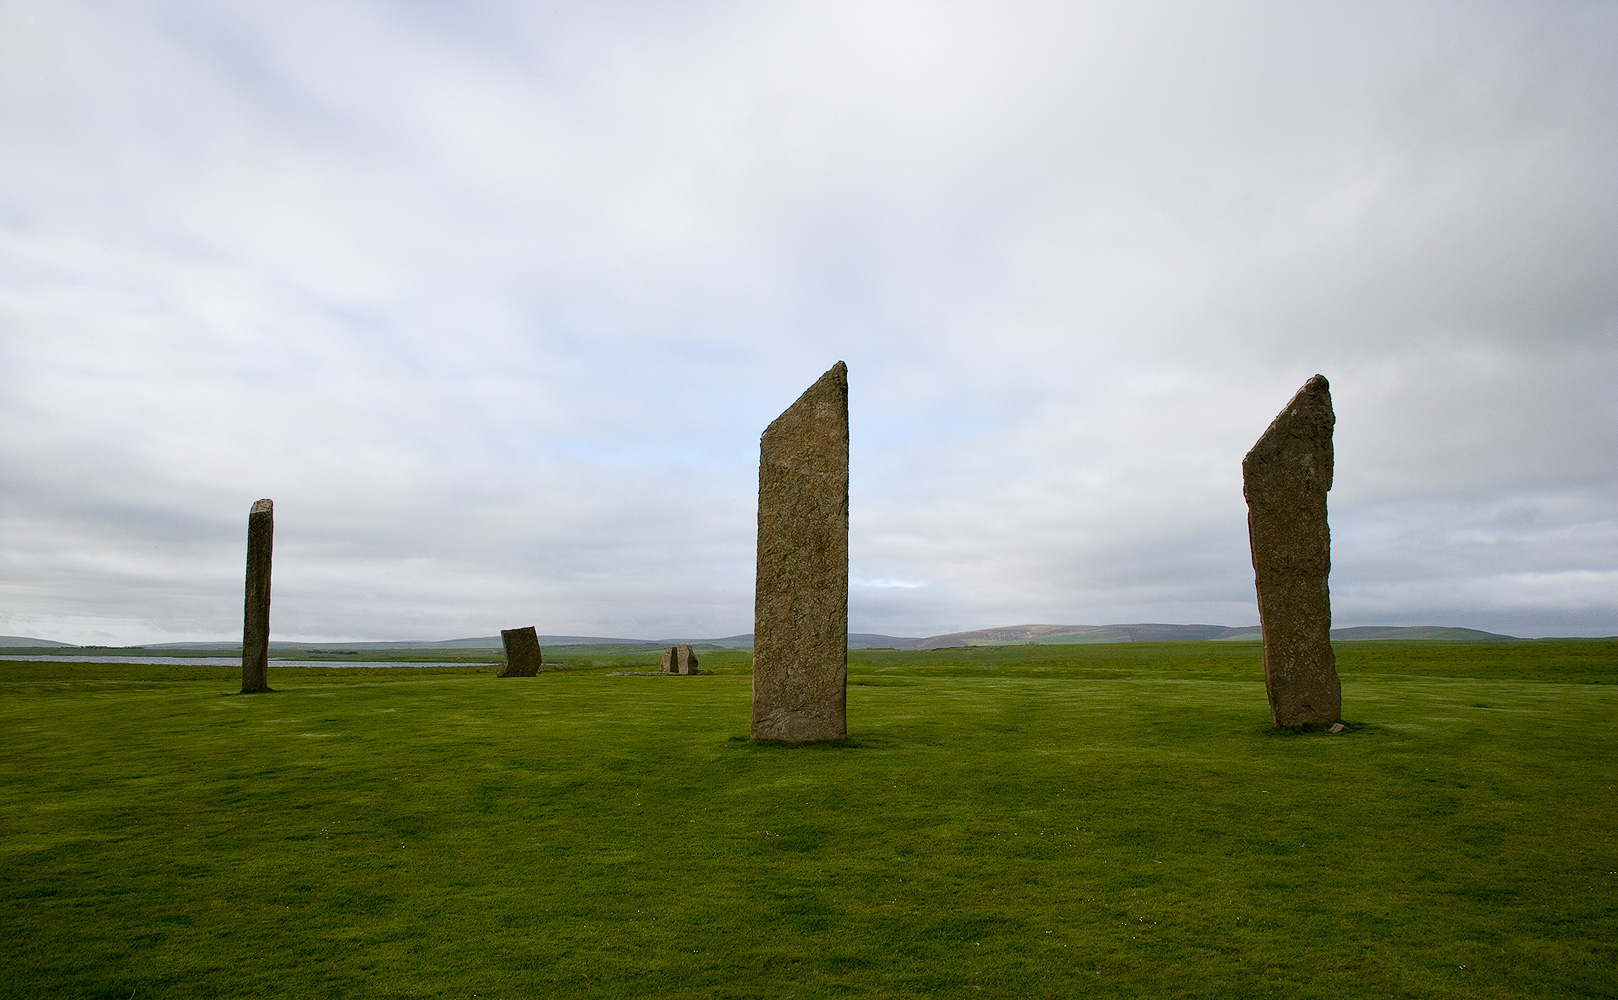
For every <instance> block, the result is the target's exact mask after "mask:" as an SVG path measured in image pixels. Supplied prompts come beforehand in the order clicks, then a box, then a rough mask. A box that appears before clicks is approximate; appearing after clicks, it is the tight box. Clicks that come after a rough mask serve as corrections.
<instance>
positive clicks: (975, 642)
mask: <svg viewBox="0 0 1618 1000" xmlns="http://www.w3.org/2000/svg"><path fill="white" fill-rule="evenodd" d="M1331 637H1332V638H1333V639H1336V640H1339V641H1356V640H1366V639H1402V640H1407V641H1411V640H1422V639H1432V640H1441V641H1445V642H1511V641H1515V640H1516V639H1517V637H1516V636H1511V635H1501V634H1499V633H1497V632H1483V631H1480V630H1478V629H1474V628H1448V627H1445V626H1441V625H1357V626H1353V627H1350V628H1334V629H1332V630H1331ZM1262 638H1263V635H1262V632H1261V631H1260V629H1259V627H1258V626H1257V625H1235V626H1233V625H1166V624H1161V623H1145V624H1135V625H1003V626H1000V627H998V628H980V629H973V630H972V631H969V632H950V633H948V634H946V635H934V636H927V637H917V636H902V635H882V634H880V633H875V632H850V633H849V634H848V648H849V649H952V648H957V647H961V646H1009V645H1026V644H1033V645H1041V646H1046V645H1056V644H1065V643H1092V642H1196V641H1203V642H1207V641H1215V642H1219V641H1224V642H1241V641H1247V642H1256V641H1258V640H1260V639H1262ZM539 642H540V645H541V646H545V647H551V646H557V647H562V646H672V645H675V644H677V643H688V644H690V645H693V646H707V647H712V648H720V649H752V648H753V633H751V632H744V633H741V634H740V635H731V636H725V637H724V638H721V639H614V638H606V637H602V636H584V635H542V636H540V637H539ZM24 646H32V647H34V648H36V649H45V648H56V649H85V648H95V649H106V648H109V647H99V646H98V647H83V646H74V645H73V644H72V643H67V642H55V641H53V640H50V639H31V638H28V637H26V636H15V635H3V636H0V647H11V648H17V647H24ZM111 648H115V649H117V650H118V651H120V652H127V653H136V652H138V651H140V650H219V651H226V652H232V653H234V652H236V651H238V650H240V649H241V643H239V642H164V643H154V644H151V645H146V646H123V647H111ZM270 649H271V650H273V651H274V652H277V653H296V652H300V651H302V652H332V651H336V650H362V651H370V650H385V649H444V650H449V649H480V650H481V649H487V650H495V651H498V650H499V649H500V637H499V636H497V635H490V636H478V637H475V638H468V639H443V640H438V641H424V640H412V639H403V640H398V641H394V642H284V641H276V642H272V643H270Z"/></svg>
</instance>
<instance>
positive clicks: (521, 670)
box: [495, 625, 545, 677]
mask: <svg viewBox="0 0 1618 1000" xmlns="http://www.w3.org/2000/svg"><path fill="white" fill-rule="evenodd" d="M500 645H502V646H504V647H505V650H506V662H505V663H503V664H501V666H500V672H499V673H497V674H495V676H496V677H532V676H534V675H535V674H537V673H539V668H540V667H541V666H542V665H543V664H544V662H545V654H544V653H543V652H542V651H541V650H540V648H539V633H538V632H537V631H535V629H534V626H532V625H529V626H527V627H526V628H503V629H501V630H500Z"/></svg>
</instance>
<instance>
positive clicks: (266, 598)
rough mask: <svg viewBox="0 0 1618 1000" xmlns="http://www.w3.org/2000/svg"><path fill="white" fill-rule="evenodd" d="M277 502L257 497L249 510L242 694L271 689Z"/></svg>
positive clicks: (243, 608)
mask: <svg viewBox="0 0 1618 1000" xmlns="http://www.w3.org/2000/svg"><path fill="white" fill-rule="evenodd" d="M274 546H275V504H274V502H272V501H270V500H256V501H254V502H253V508H252V510H250V511H248V513H247V584H246V587H245V588H244V591H245V597H244V600H243V602H242V604H243V606H242V694H251V693H253V692H254V691H268V690H269V689H270V551H271V549H273V548H274Z"/></svg>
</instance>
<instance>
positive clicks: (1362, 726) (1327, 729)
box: [1262, 719, 1384, 737]
mask: <svg viewBox="0 0 1618 1000" xmlns="http://www.w3.org/2000/svg"><path fill="white" fill-rule="evenodd" d="M1336 726H1342V728H1341V729H1339V730H1338V731H1337V732H1335V733H1334V732H1332V729H1333V728H1334V727H1336ZM1262 731H1263V733H1264V735H1265V736H1280V737H1288V736H1353V735H1360V736H1375V735H1377V734H1379V733H1382V732H1384V730H1383V728H1382V727H1381V726H1379V725H1376V724H1375V723H1372V722H1349V721H1348V720H1347V719H1344V720H1342V721H1341V722H1310V723H1306V724H1304V725H1301V726H1265V727H1264V729H1263V730H1262Z"/></svg>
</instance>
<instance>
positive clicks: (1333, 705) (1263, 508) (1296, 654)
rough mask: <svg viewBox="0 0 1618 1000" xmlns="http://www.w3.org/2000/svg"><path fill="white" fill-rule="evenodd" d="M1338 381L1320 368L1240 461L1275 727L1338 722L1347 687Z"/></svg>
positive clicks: (1271, 711)
mask: <svg viewBox="0 0 1618 1000" xmlns="http://www.w3.org/2000/svg"><path fill="white" fill-rule="evenodd" d="M1335 423H1336V417H1335V416H1334V415H1333V414H1332V408H1331V387H1330V386H1329V385H1328V384H1327V383H1326V380H1325V379H1324V378H1323V377H1321V376H1319V375H1316V376H1315V377H1314V378H1312V379H1310V380H1309V381H1308V382H1306V383H1304V386H1303V388H1302V389H1299V390H1298V394H1297V395H1296V396H1293V397H1292V402H1290V403H1288V404H1287V407H1286V409H1284V410H1282V411H1281V413H1280V415H1279V416H1277V417H1276V418H1275V420H1274V421H1273V422H1271V424H1270V427H1269V429H1268V430H1266V431H1265V432H1264V436H1263V437H1261V438H1259V439H1258V443H1257V444H1255V445H1253V450H1252V451H1249V452H1248V453H1247V457H1246V458H1244V459H1243V460H1242V493H1243V495H1245V496H1246V497H1247V534H1248V538H1249V540H1250V541H1251V543H1252V547H1253V577H1254V581H1255V583H1256V585H1257V587H1258V617H1259V624H1260V625H1261V626H1263V629H1264V687H1265V690H1267V691H1268V692H1269V696H1270V717H1271V718H1272V719H1274V720H1275V724H1276V725H1277V726H1289V727H1299V726H1306V725H1314V724H1327V725H1329V724H1330V723H1333V722H1336V721H1337V720H1338V719H1339V718H1340V717H1341V715H1342V707H1343V691H1342V684H1341V682H1340V681H1339V680H1338V678H1337V658H1336V656H1335V655H1334V654H1333V653H1332V648H1331V594H1330V592H1329V591H1328V590H1327V586H1326V577H1327V575H1328V574H1329V573H1330V572H1331V528H1330V527H1329V526H1328V524H1327V523H1326V491H1328V490H1330V489H1331V481H1332V427H1333V425H1334V424H1335Z"/></svg>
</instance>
